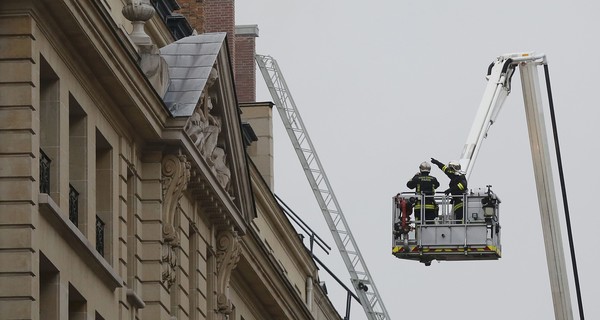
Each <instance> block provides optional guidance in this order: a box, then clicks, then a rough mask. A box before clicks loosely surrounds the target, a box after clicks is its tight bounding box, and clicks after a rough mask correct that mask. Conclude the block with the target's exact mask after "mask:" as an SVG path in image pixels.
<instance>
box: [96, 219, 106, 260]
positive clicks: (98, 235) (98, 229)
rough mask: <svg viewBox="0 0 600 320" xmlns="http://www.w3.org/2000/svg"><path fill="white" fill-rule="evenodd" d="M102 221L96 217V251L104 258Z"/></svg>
mask: <svg viewBox="0 0 600 320" xmlns="http://www.w3.org/2000/svg"><path fill="white" fill-rule="evenodd" d="M104 225H105V224H104V221H102V219H100V217H98V216H96V251H98V253H100V255H101V256H104Z"/></svg>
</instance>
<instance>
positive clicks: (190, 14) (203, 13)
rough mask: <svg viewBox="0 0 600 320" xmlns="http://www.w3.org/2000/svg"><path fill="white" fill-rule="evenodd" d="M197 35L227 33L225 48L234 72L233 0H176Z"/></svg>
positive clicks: (180, 11)
mask: <svg viewBox="0 0 600 320" xmlns="http://www.w3.org/2000/svg"><path fill="white" fill-rule="evenodd" d="M177 2H178V3H179V6H180V7H181V9H180V10H179V13H181V14H183V15H184V16H185V17H186V19H187V20H188V22H189V23H190V25H191V26H192V28H194V29H196V31H198V33H209V32H227V46H228V47H229V54H230V56H231V61H232V63H233V70H234V71H235V51H236V50H235V0H177Z"/></svg>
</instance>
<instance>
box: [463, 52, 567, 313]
mask: <svg viewBox="0 0 600 320" xmlns="http://www.w3.org/2000/svg"><path fill="white" fill-rule="evenodd" d="M546 64H547V61H546V56H545V55H536V54H534V53H519V54H507V55H502V56H500V57H498V58H497V59H496V61H494V62H493V63H492V64H491V65H490V68H489V69H488V85H487V87H486V89H485V92H484V95H483V98H482V100H481V104H480V106H479V110H478V111H477V115H476V117H475V121H474V123H473V126H472V128H471V132H470V133H469V136H468V138H467V142H466V144H465V146H464V148H463V151H462V154H461V157H460V163H461V166H462V168H464V170H465V171H466V175H467V177H468V176H469V175H470V173H471V171H472V170H473V166H474V163H475V160H476V158H477V154H478V153H479V149H480V147H481V143H482V141H483V139H484V138H485V137H486V135H487V132H488V130H489V129H490V126H491V125H492V124H493V123H494V122H495V121H496V117H497V116H498V113H499V111H500V109H501V107H502V105H503V103H504V101H505V99H506V97H507V96H508V94H509V93H510V85H511V78H512V75H513V73H514V71H515V69H516V68H517V67H519V69H520V75H521V85H522V90H523V100H524V104H525V113H526V118H527V129H528V132H529V141H530V145H531V156H532V160H533V168H534V174H535V183H536V187H537V193H538V203H539V207H540V216H541V222H542V230H543V235H544V244H545V246H546V260H547V263H548V273H549V276H550V285H551V288H552V299H553V302H554V314H555V318H556V319H557V320H572V319H573V314H572V310H571V300H570V294H569V285H568V281H567V273H566V267H565V258H564V254H563V247H562V237H561V230H560V221H559V219H558V210H557V204H556V195H555V191H554V181H553V173H552V163H551V161H550V151H549V146H548V139H547V137H546V126H545V121H544V112H543V109H542V99H541V93H540V85H539V79H538V70H537V67H538V66H539V65H546Z"/></svg>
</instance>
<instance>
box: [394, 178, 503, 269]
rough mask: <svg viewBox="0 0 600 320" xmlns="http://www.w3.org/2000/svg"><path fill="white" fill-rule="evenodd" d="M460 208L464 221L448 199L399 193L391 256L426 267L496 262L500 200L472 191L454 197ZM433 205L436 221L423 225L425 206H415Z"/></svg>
mask: <svg viewBox="0 0 600 320" xmlns="http://www.w3.org/2000/svg"><path fill="white" fill-rule="evenodd" d="M455 198H456V200H455V201H454V202H455V203H456V202H457V201H458V199H459V198H461V199H462V201H463V204H464V218H463V219H462V220H457V219H455V217H454V214H453V212H452V206H453V204H452V196H446V195H444V194H436V195H423V194H415V193H414V192H403V193H399V194H398V195H396V196H394V197H393V210H392V219H393V220H392V235H393V236H392V253H393V254H394V255H395V256H396V257H398V258H400V259H408V260H416V261H420V262H422V263H425V265H430V264H431V261H432V260H446V261H465V260H497V259H499V258H500V257H501V245H500V216H499V213H500V212H499V206H500V199H498V197H497V196H496V194H495V193H493V192H492V191H491V189H490V186H488V187H487V189H481V188H480V189H477V190H472V191H470V192H469V193H468V194H465V195H462V196H458V197H457V196H455ZM432 199H433V201H435V203H436V206H437V217H436V218H435V219H434V220H426V221H423V220H422V219H421V220H418V219H416V218H415V216H416V214H413V210H417V212H419V211H418V210H420V217H425V206H422V207H421V208H420V209H414V207H415V204H417V203H427V202H429V203H431V200H432Z"/></svg>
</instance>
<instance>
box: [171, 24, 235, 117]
mask: <svg viewBox="0 0 600 320" xmlns="http://www.w3.org/2000/svg"><path fill="white" fill-rule="evenodd" d="M225 35H226V33H225V32H217V33H205V34H201V35H197V36H190V37H186V38H183V39H181V40H178V41H176V42H173V43H171V44H169V45H167V46H164V47H162V48H161V49H160V54H161V56H162V57H163V58H164V59H165V61H166V62H167V65H168V67H169V78H170V80H169V87H168V88H167V92H166V93H165V96H164V97H163V101H164V102H165V104H166V106H167V109H168V110H169V112H170V113H171V115H173V116H174V117H189V116H191V115H192V113H193V112H194V110H195V109H196V105H197V104H198V101H199V100H200V95H201V94H202V90H203V89H204V85H205V84H206V80H207V79H208V76H209V74H210V70H211V69H212V67H213V65H214V64H215V61H216V59H217V55H218V54H219V51H220V50H221V48H222V47H223V45H224V41H225Z"/></svg>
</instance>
